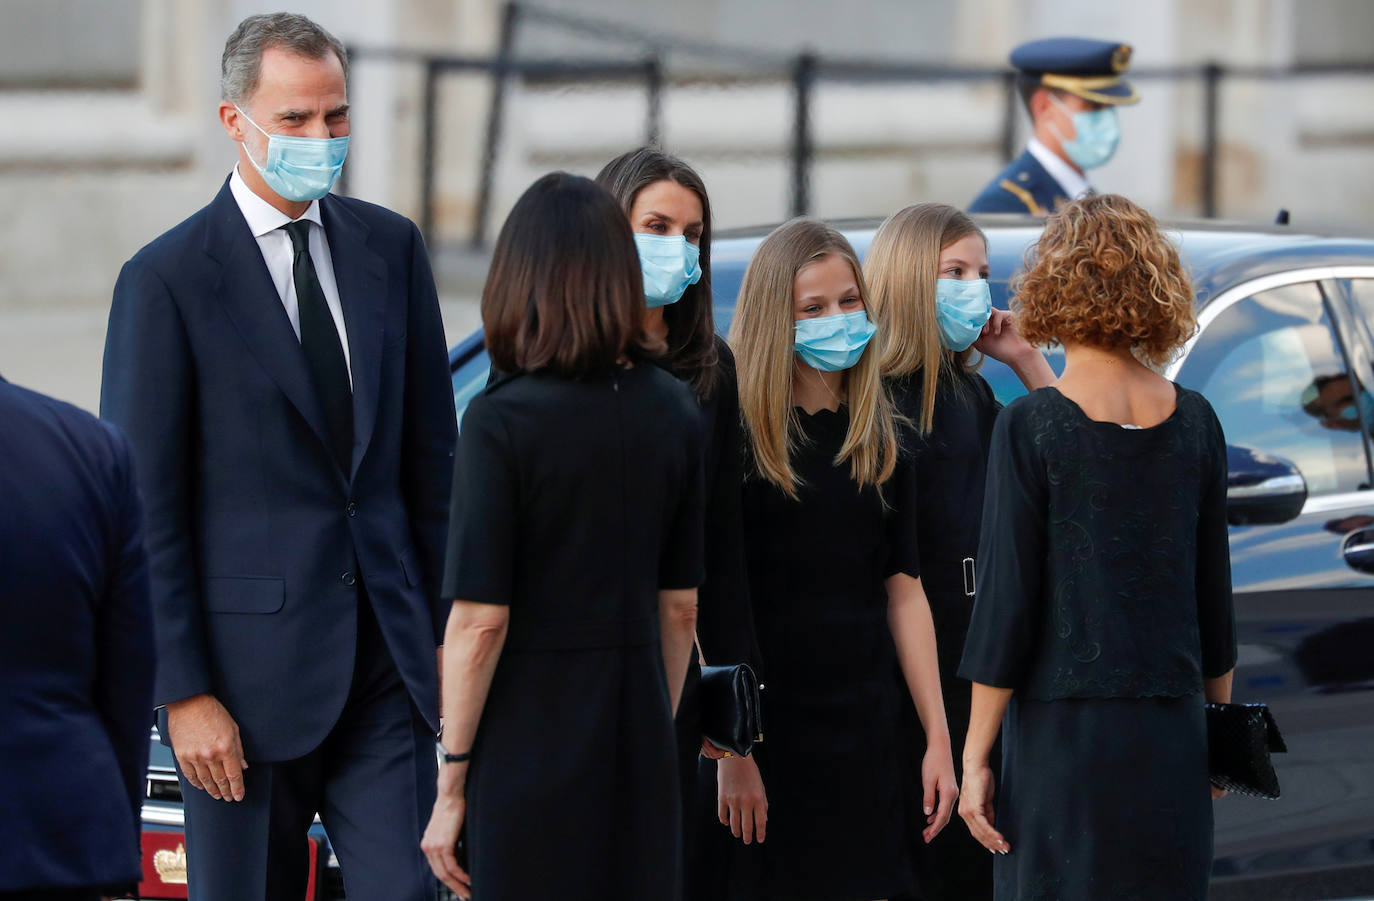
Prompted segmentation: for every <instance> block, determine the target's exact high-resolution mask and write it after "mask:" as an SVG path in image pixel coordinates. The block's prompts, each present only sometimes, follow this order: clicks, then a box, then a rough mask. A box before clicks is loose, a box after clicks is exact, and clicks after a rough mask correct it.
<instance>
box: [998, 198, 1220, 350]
mask: <svg viewBox="0 0 1374 901" xmlns="http://www.w3.org/2000/svg"><path fill="white" fill-rule="evenodd" d="M1012 290H1013V293H1014V296H1013V297H1012V301H1011V308H1012V310H1013V311H1014V312H1015V313H1016V328H1017V331H1019V332H1020V333H1021V336H1022V337H1024V338H1025V339H1026V340H1027V341H1029V342H1030V343H1032V344H1036V345H1046V344H1064V343H1075V344H1088V345H1092V346H1094V347H1103V348H1113V349H1115V348H1121V347H1129V348H1130V349H1131V351H1132V352H1133V353H1134V354H1135V356H1136V358H1137V359H1139V360H1140V361H1141V362H1143V363H1146V364H1148V365H1152V366H1155V367H1162V366H1164V365H1165V364H1167V363H1168V362H1169V361H1170V360H1171V359H1172V358H1173V357H1174V355H1175V354H1177V352H1178V351H1179V349H1180V348H1182V347H1183V345H1184V344H1186V343H1187V341H1188V339H1189V338H1191V337H1192V336H1193V332H1195V331H1196V330H1197V320H1196V319H1195V318H1194V315H1193V286H1192V282H1191V281H1190V280H1189V278H1188V274H1187V272H1186V271H1185V270H1184V268H1183V263H1182V261H1181V260H1180V259H1179V255H1178V249H1177V248H1176V247H1174V245H1173V242H1171V241H1170V240H1169V239H1168V238H1167V237H1165V236H1164V234H1163V233H1162V232H1161V231H1160V230H1159V224H1158V223H1157V222H1155V219H1154V217H1153V216H1151V215H1150V214H1149V213H1147V212H1145V210H1143V209H1141V208H1140V207H1139V206H1137V205H1136V204H1134V203H1132V202H1131V201H1129V200H1127V199H1126V198H1125V197H1122V196H1121V195H1120V194H1096V195H1092V196H1088V197H1083V198H1080V199H1079V200H1075V201H1074V202H1073V203H1070V204H1068V205H1066V206H1064V207H1063V208H1062V209H1060V211H1059V212H1058V213H1056V214H1055V215H1053V216H1051V217H1050V218H1049V219H1048V220H1047V221H1046V223H1045V231H1044V232H1043V233H1042V234H1041V235H1040V240H1039V241H1037V242H1036V243H1035V245H1034V246H1033V247H1032V248H1031V249H1030V250H1029V251H1027V252H1026V271H1025V272H1024V273H1022V274H1021V275H1020V276H1018V277H1017V278H1016V279H1014V280H1013V283H1012Z"/></svg>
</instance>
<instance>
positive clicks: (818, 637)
mask: <svg viewBox="0 0 1374 901" xmlns="http://www.w3.org/2000/svg"><path fill="white" fill-rule="evenodd" d="M795 412H796V415H797V417H798V418H799V419H800V422H801V426H802V430H803V432H804V434H805V438H804V440H802V441H800V442H798V444H797V447H796V449H795V451H794V453H793V459H792V465H793V468H794V470H795V471H796V473H797V474H798V475H799V476H800V477H801V479H802V480H803V483H804V484H803V485H802V487H801V488H799V489H798V494H799V499H798V500H792V499H791V498H789V497H787V496H786V495H785V494H784V493H783V492H782V491H781V490H779V489H778V488H776V487H775V486H774V485H773V484H772V483H771V482H768V481H766V480H764V479H763V478H762V477H760V476H759V475H758V474H757V473H756V472H754V468H753V466H752V464H751V463H747V464H746V472H747V473H749V474H748V475H747V476H746V479H745V484H744V493H743V498H744V535H745V548H746V555H745V559H746V563H747V565H748V571H749V586H750V600H751V603H752V606H753V614H754V622H755V628H756V631H757V634H758V640H759V646H760V651H761V653H762V655H763V659H764V660H765V661H766V662H767V666H768V676H767V680H766V683H765V684H766V686H767V687H766V689H765V691H764V715H765V718H764V730H765V731H764V741H763V743H762V744H761V745H759V746H758V747H757V748H756V749H755V752H754V753H755V754H756V755H757V761H758V766H759V770H760V772H761V774H762V776H763V783H764V787H765V790H766V791H767V793H768V804H769V807H768V835H767V840H766V841H765V842H764V843H763V844H754V845H749V846H745V845H743V844H742V843H741V842H739V841H737V840H736V841H731V842H730V843H729V845H728V848H729V851H728V854H729V861H728V866H729V873H728V879H727V889H726V892H725V894H724V895H723V896H718V897H726V898H732V899H750V901H758V899H788V901H807V899H816V901H872V899H875V898H888V897H890V896H892V895H893V894H895V893H897V892H899V891H903V890H905V889H907V888H909V885H910V871H909V865H908V862H907V854H906V821H905V817H904V814H903V810H902V804H901V797H900V793H899V792H898V791H897V784H898V776H899V767H900V766H903V765H906V766H916V767H919V766H920V761H915V762H912V761H906V762H905V763H903V762H901V761H899V760H898V754H897V743H896V723H897V697H896V691H895V688H894V685H893V682H892V667H893V666H894V665H895V660H896V654H895V649H894V645H893V641H892V634H891V631H890V629H889V627H888V623H887V591H886V588H885V585H884V581H885V579H886V578H887V577H888V576H889V575H892V574H894V573H897V572H905V573H907V574H909V575H912V576H916V575H919V562H918V558H917V553H916V548H915V536H914V529H912V528H909V527H908V526H909V524H910V523H912V522H913V521H914V520H913V519H912V518H911V517H910V516H904V515H903V513H904V512H906V511H909V510H910V509H911V508H912V505H913V504H914V496H913V494H914V486H913V483H912V480H911V479H910V472H909V469H908V468H907V467H905V466H900V467H899V469H898V472H897V473H896V474H894V476H893V477H892V478H891V479H889V480H888V482H887V483H886V484H885V485H884V486H883V491H882V496H881V497H880V495H879V492H878V491H877V490H876V489H875V488H873V487H871V486H870V487H866V488H864V489H863V490H860V489H859V488H858V487H857V486H856V484H855V483H854V481H853V480H852V479H851V478H850V475H849V465H848V463H842V464H840V465H836V464H835V457H836V455H837V454H838V452H839V450H840V447H841V446H842V444H843V441H844V437H845V433H846V431H847V429H848V426H849V418H848V414H847V412H846V410H845V408H843V407H841V408H840V411H839V412H831V411H827V410H822V411H820V412H818V413H816V414H814V415H808V414H807V413H806V412H805V411H803V410H801V409H797V410H796V411H795ZM884 501H886V504H885V503H884ZM717 828H721V827H717Z"/></svg>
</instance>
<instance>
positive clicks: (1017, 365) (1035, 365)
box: [1011, 349, 1056, 391]
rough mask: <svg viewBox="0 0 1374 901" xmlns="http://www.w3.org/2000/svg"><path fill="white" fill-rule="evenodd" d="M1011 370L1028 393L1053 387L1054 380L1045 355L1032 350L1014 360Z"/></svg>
mask: <svg viewBox="0 0 1374 901" xmlns="http://www.w3.org/2000/svg"><path fill="white" fill-rule="evenodd" d="M1011 369H1012V371H1013V372H1015V373H1016V377H1017V378H1018V379H1020V380H1021V384H1023V385H1025V386H1026V390H1028V391H1034V390H1035V389H1036V388H1044V387H1047V386H1049V385H1053V384H1054V382H1055V378H1056V376H1055V374H1054V370H1053V369H1051V368H1050V363H1049V361H1048V360H1046V359H1045V355H1044V354H1042V353H1041V352H1040V351H1038V350H1034V349H1032V350H1031V352H1030V353H1026V354H1023V355H1022V356H1020V357H1018V358H1017V359H1016V360H1014V361H1013V362H1012V364H1011Z"/></svg>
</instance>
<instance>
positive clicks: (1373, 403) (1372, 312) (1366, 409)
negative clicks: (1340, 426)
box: [1345, 278, 1374, 438]
mask: <svg viewBox="0 0 1374 901" xmlns="http://www.w3.org/2000/svg"><path fill="white" fill-rule="evenodd" d="M1346 285H1347V286H1348V287H1349V289H1350V298H1351V300H1352V301H1353V302H1354V304H1355V312H1356V313H1357V314H1358V315H1359V319H1360V321H1361V322H1362V323H1363V324H1364V330H1365V335H1366V336H1367V337H1368V338H1370V339H1371V340H1374V279H1369V278H1355V279H1351V280H1350V281H1348V282H1347V283H1346ZM1366 346H1367V345H1366ZM1354 351H1355V352H1353V353H1351V355H1350V356H1351V359H1352V360H1354V361H1355V363H1356V365H1355V366H1354V367H1353V369H1354V374H1355V381H1356V383H1357V384H1358V385H1359V392H1358V395H1357V397H1356V404H1355V406H1356V407H1357V408H1358V410H1359V412H1358V414H1357V415H1358V416H1359V418H1360V421H1361V422H1363V423H1364V429H1365V432H1366V433H1368V434H1369V435H1370V437H1371V438H1374V367H1372V366H1370V365H1369V363H1368V360H1369V355H1368V351H1367V350H1363V349H1361V348H1359V347H1356V348H1354ZM1360 361H1365V362H1364V363H1363V364H1361V362H1360ZM1345 415H1346V416H1351V415H1356V414H1353V413H1352V412H1349V411H1348V412H1346V414H1345Z"/></svg>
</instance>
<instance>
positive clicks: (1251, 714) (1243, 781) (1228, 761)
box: [1207, 704, 1288, 801]
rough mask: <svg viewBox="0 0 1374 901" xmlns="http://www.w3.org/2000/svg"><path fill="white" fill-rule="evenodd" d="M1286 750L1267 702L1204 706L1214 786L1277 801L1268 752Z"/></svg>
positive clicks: (1276, 782)
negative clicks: (1205, 708)
mask: <svg viewBox="0 0 1374 901" xmlns="http://www.w3.org/2000/svg"><path fill="white" fill-rule="evenodd" d="M1287 750H1288V746H1287V745H1286V744H1284V742H1283V736H1282V735H1280V734H1279V727H1278V724H1276V723H1275V722H1274V715H1273V714H1272V713H1270V712H1269V707H1268V705H1266V704H1208V705H1207V770H1208V774H1209V775H1210V776H1211V778H1212V784H1213V785H1215V786H1216V787H1217V788H1224V789H1226V790H1227V791H1232V792H1239V793H1240V794H1242V795H1252V796H1254V797H1256V798H1267V799H1269V800H1270V801H1275V800H1278V797H1279V777H1278V774H1277V773H1275V772H1274V762H1273V760H1271V759H1270V757H1269V755H1270V754H1278V753H1284V752H1286V751H1287Z"/></svg>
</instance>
